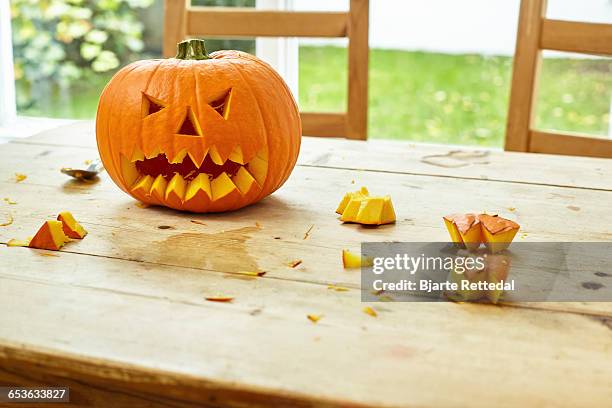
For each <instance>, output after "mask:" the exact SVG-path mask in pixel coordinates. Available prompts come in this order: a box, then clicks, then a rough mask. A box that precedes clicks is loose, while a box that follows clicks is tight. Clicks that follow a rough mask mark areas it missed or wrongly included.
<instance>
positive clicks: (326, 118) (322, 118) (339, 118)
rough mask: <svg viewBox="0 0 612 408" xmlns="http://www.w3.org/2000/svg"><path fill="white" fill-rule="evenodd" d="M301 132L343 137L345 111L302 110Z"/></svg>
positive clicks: (344, 131) (344, 134) (344, 132)
mask: <svg viewBox="0 0 612 408" xmlns="http://www.w3.org/2000/svg"><path fill="white" fill-rule="evenodd" d="M300 116H301V117H302V133H303V134H304V135H306V136H308V135H316V136H324V137H325V136H326V137H345V136H346V119H347V115H346V113H312V112H302V113H301V115H300Z"/></svg>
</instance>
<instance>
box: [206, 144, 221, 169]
mask: <svg viewBox="0 0 612 408" xmlns="http://www.w3.org/2000/svg"><path fill="white" fill-rule="evenodd" d="M208 155H209V156H210V158H211V159H212V161H213V163H215V164H216V165H217V166H223V165H224V164H225V160H223V158H222V157H221V155H220V154H219V151H218V150H217V148H216V147H215V146H212V147H211V148H210V149H209V150H208Z"/></svg>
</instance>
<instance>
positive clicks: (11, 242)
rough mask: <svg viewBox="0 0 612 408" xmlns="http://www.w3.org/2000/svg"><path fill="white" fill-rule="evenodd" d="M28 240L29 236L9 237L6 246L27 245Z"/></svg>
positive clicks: (28, 243)
mask: <svg viewBox="0 0 612 408" xmlns="http://www.w3.org/2000/svg"><path fill="white" fill-rule="evenodd" d="M30 240H31V238H28V239H15V238H12V239H9V240H8V242H7V243H6V246H9V247H27V246H29V245H30Z"/></svg>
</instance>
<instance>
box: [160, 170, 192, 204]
mask: <svg viewBox="0 0 612 408" xmlns="http://www.w3.org/2000/svg"><path fill="white" fill-rule="evenodd" d="M186 189H187V182H186V181H185V179H184V178H183V176H181V175H180V174H178V173H175V174H174V176H173V177H172V179H171V180H170V181H169V182H168V186H167V187H166V194H165V197H164V198H165V200H166V204H168V205H169V206H171V207H172V206H179V205H181V204H182V203H183V198H185V190H186Z"/></svg>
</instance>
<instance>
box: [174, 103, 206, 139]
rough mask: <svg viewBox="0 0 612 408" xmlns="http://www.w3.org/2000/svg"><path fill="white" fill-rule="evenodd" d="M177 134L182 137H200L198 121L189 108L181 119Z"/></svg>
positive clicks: (200, 131)
mask: <svg viewBox="0 0 612 408" xmlns="http://www.w3.org/2000/svg"><path fill="white" fill-rule="evenodd" d="M177 133H178V134H179V135H184V136H195V137H202V128H200V124H199V123H198V119H197V118H196V116H195V114H194V113H193V110H192V109H191V107H190V106H188V107H187V112H185V118H184V119H183V123H182V124H181V127H180V128H179V130H178V132H177Z"/></svg>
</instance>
